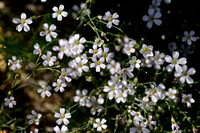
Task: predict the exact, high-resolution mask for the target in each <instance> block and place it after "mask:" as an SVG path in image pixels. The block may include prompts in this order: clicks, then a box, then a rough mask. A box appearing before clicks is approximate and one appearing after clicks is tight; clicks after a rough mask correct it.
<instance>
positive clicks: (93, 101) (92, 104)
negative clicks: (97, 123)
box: [86, 96, 104, 115]
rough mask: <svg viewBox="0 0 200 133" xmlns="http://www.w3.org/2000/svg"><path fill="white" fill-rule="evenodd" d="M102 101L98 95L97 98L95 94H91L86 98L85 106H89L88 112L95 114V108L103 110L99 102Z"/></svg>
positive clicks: (101, 102)
mask: <svg viewBox="0 0 200 133" xmlns="http://www.w3.org/2000/svg"><path fill="white" fill-rule="evenodd" d="M103 103H104V99H103V98H102V97H99V98H98V99H97V98H96V97H95V96H91V98H89V99H86V107H88V108H91V109H90V113H91V114H92V115H95V114H96V112H97V110H99V109H100V110H103V106H101V104H103Z"/></svg>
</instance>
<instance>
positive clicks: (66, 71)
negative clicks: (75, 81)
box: [59, 68, 72, 82]
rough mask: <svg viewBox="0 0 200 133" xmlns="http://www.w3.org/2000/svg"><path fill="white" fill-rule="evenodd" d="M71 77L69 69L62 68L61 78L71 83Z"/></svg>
mask: <svg viewBox="0 0 200 133" xmlns="http://www.w3.org/2000/svg"><path fill="white" fill-rule="evenodd" d="M69 76H71V74H70V71H69V69H67V68H62V69H61V74H60V76H59V78H60V79H61V80H63V81H67V82H71V81H72V79H71V78H70V77H69Z"/></svg>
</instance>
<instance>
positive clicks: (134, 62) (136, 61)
mask: <svg viewBox="0 0 200 133" xmlns="http://www.w3.org/2000/svg"><path fill="white" fill-rule="evenodd" d="M140 63H141V60H140V59H137V57H136V56H132V59H131V60H130V61H129V64H130V66H131V67H133V68H140Z"/></svg>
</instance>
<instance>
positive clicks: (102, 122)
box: [93, 118, 107, 132]
mask: <svg viewBox="0 0 200 133" xmlns="http://www.w3.org/2000/svg"><path fill="white" fill-rule="evenodd" d="M105 123H106V119H104V118H103V119H102V120H100V119H99V118H97V119H95V123H94V124H93V127H94V128H97V131H99V132H101V131H102V129H106V128H107V125H106V124H105Z"/></svg>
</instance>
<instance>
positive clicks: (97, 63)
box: [90, 57, 106, 72]
mask: <svg viewBox="0 0 200 133" xmlns="http://www.w3.org/2000/svg"><path fill="white" fill-rule="evenodd" d="M92 61H93V62H94V63H91V64H90V68H93V67H96V72H100V71H101V68H102V69H105V68H106V65H105V64H103V63H104V58H103V57H101V58H100V59H99V60H97V59H96V58H95V57H93V58H92Z"/></svg>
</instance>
